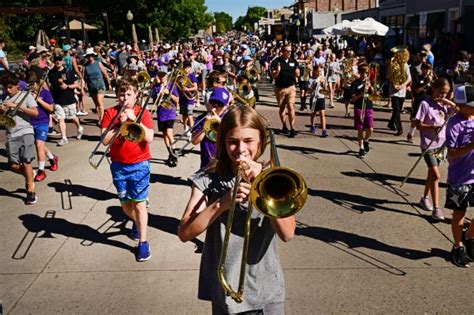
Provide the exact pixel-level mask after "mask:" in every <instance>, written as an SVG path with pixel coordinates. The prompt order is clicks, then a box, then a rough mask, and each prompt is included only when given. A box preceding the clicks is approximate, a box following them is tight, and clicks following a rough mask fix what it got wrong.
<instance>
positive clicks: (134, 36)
mask: <svg viewBox="0 0 474 315" xmlns="http://www.w3.org/2000/svg"><path fill="white" fill-rule="evenodd" d="M127 20H128V21H129V22H130V24H131V25H132V44H135V43H138V39H137V35H136V31H135V25H134V24H133V22H132V21H133V13H132V12H131V11H130V10H128V12H127Z"/></svg>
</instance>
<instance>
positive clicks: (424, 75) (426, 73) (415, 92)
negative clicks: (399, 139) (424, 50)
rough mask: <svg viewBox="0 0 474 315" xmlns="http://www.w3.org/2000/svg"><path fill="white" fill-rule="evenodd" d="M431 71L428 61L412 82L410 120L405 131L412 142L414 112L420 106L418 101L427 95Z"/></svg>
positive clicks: (431, 79) (414, 120)
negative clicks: (409, 124) (407, 129)
mask: <svg viewBox="0 0 474 315" xmlns="http://www.w3.org/2000/svg"><path fill="white" fill-rule="evenodd" d="M433 79H434V78H433V71H432V67H431V65H430V64H429V63H423V64H422V65H421V74H419V75H417V76H416V77H415V79H414V80H413V84H412V96H413V101H412V105H411V113H410V120H411V126H410V130H409V131H408V133H407V141H408V142H410V143H413V135H414V134H415V130H416V119H415V117H416V113H417V112H418V108H419V107H420V103H421V102H422V101H423V100H425V99H426V98H427V97H428V94H427V93H428V92H429V90H430V87H431V83H432V82H433Z"/></svg>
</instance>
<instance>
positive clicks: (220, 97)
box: [209, 88, 229, 106]
mask: <svg viewBox="0 0 474 315" xmlns="http://www.w3.org/2000/svg"><path fill="white" fill-rule="evenodd" d="M209 102H219V103H221V104H222V105H224V106H225V105H227V104H228V103H229V92H228V91H227V90H226V89H225V88H215V89H214V90H213V91H212V93H211V96H210V97H209Z"/></svg>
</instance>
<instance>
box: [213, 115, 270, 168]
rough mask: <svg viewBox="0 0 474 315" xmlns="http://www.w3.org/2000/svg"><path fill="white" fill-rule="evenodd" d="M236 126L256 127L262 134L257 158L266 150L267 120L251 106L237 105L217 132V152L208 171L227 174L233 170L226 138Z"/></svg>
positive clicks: (225, 117) (223, 119)
mask: <svg viewBox="0 0 474 315" xmlns="http://www.w3.org/2000/svg"><path fill="white" fill-rule="evenodd" d="M234 128H251V129H256V130H258V132H259V135H260V144H259V148H258V152H257V155H256V158H259V157H260V156H261V155H262V154H263V152H264V151H265V145H266V135H267V128H268V125H267V122H266V120H265V119H264V118H263V117H262V116H261V115H260V114H259V113H257V111H256V110H254V109H253V108H251V107H250V106H237V107H234V108H232V109H230V110H229V112H228V113H227V114H226V115H225V116H224V118H222V121H221V124H220V126H219V131H218V132H217V139H216V145H217V154H216V157H215V158H214V160H212V161H211V162H210V163H209V166H208V167H207V169H206V172H208V173H215V172H217V173H219V174H221V175H223V174H225V172H226V171H229V170H232V160H231V158H230V157H229V155H228V154H227V149H226V138H227V134H228V133H229V131H230V130H232V129H234Z"/></svg>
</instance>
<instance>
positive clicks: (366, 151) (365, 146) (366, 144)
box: [364, 141, 370, 153]
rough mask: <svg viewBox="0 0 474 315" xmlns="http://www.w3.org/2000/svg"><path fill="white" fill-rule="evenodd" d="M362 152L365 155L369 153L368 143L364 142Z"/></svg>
mask: <svg viewBox="0 0 474 315" xmlns="http://www.w3.org/2000/svg"><path fill="white" fill-rule="evenodd" d="M364 151H365V153H369V151H370V146H369V141H364Z"/></svg>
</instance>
